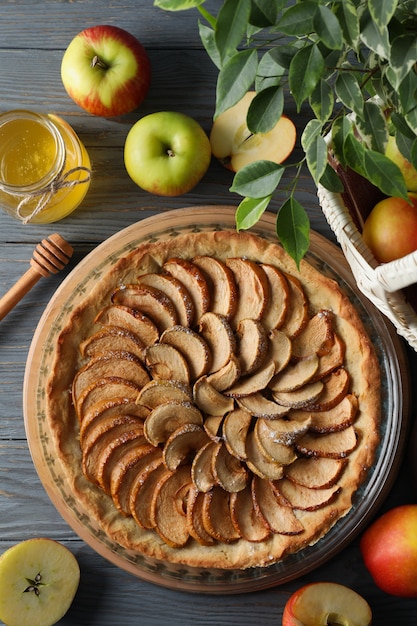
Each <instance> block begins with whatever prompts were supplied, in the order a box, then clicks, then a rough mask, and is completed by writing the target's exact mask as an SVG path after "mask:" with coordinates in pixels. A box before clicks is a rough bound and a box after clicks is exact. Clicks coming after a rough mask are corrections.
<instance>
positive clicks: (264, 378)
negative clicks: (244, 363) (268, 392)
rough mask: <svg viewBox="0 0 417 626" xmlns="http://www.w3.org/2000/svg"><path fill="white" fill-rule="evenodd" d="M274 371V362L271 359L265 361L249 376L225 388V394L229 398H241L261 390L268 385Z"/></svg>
mask: <svg viewBox="0 0 417 626" xmlns="http://www.w3.org/2000/svg"><path fill="white" fill-rule="evenodd" d="M274 373H275V364H274V363H273V361H266V363H264V364H263V365H262V366H261V367H259V368H258V369H257V370H256V372H254V373H253V374H252V375H251V376H247V377H246V378H242V379H240V380H239V381H238V382H237V383H236V384H234V385H233V386H232V387H230V388H229V389H226V390H225V392H224V393H225V394H226V395H227V396H230V397H231V398H243V397H244V396H250V395H252V394H253V393H257V392H258V391H262V389H265V387H267V386H268V384H269V381H270V380H271V378H272V377H273V375H274Z"/></svg>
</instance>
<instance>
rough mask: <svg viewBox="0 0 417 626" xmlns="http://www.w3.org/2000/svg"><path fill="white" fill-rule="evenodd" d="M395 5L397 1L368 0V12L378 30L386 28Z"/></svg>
mask: <svg viewBox="0 0 417 626" xmlns="http://www.w3.org/2000/svg"><path fill="white" fill-rule="evenodd" d="M397 5H398V0H368V6H369V12H370V14H371V16H372V19H373V20H374V22H375V24H376V26H377V27H378V28H379V29H383V28H384V27H385V26H387V24H388V23H389V22H390V20H391V18H392V16H393V15H394V13H395V9H396V8H397Z"/></svg>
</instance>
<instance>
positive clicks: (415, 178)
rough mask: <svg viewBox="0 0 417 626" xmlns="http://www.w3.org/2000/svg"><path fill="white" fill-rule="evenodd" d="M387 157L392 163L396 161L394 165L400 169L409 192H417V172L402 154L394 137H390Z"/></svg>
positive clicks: (386, 152)
mask: <svg viewBox="0 0 417 626" xmlns="http://www.w3.org/2000/svg"><path fill="white" fill-rule="evenodd" d="M385 156H387V157H388V158H389V159H391V161H394V163H395V164H396V165H398V167H399V168H400V170H401V172H402V175H403V176H404V180H405V186H406V187H407V189H408V191H417V170H416V169H415V167H414V166H413V165H412V164H411V163H410V161H407V159H406V158H405V157H404V156H403V155H402V154H401V152H400V151H399V149H398V146H397V142H396V140H395V136H393V135H390V136H389V137H388V143H387V147H386V149H385Z"/></svg>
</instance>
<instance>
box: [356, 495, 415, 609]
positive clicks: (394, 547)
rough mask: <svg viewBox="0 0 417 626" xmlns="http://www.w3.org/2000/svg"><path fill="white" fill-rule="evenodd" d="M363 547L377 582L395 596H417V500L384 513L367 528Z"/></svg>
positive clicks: (367, 563)
mask: <svg viewBox="0 0 417 626" xmlns="http://www.w3.org/2000/svg"><path fill="white" fill-rule="evenodd" d="M360 549H361V552H362V556H363V559H364V562H365V566H366V567H367V569H368V570H369V572H370V574H371V576H372V578H373V579H374V581H375V584H376V585H377V586H378V587H379V588H380V589H382V590H383V591H385V592H386V593H389V594H391V595H394V596H400V597H403V598H417V504H404V505H402V506H397V507H395V508H393V509H391V510H389V511H388V512H387V513H384V514H383V515H382V516H381V517H379V518H378V519H377V520H376V521H375V522H373V523H372V524H371V525H370V526H369V527H368V528H367V529H366V530H365V532H364V534H363V535H362V538H361V542H360Z"/></svg>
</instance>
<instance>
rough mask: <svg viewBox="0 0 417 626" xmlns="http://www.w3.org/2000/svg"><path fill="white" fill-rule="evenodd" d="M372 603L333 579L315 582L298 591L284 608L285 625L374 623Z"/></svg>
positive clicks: (366, 625) (348, 625)
mask: <svg viewBox="0 0 417 626" xmlns="http://www.w3.org/2000/svg"><path fill="white" fill-rule="evenodd" d="M371 623H372V611H371V608H370V606H369V604H368V602H367V601H366V600H365V599H364V598H363V597H362V596H361V595H359V594H358V593H357V592H356V591H354V590H353V589H350V588H349V587H346V586H345V585H341V584H339V583H333V582H315V583H310V584H308V585H304V586H303V587H300V588H299V589H297V591H295V592H294V593H293V594H292V595H291V596H290V598H289V599H288V601H287V603H286V604H285V607H284V613H283V616H282V626H327V625H328V624H335V625H336V624H343V625H344V626H370V625H371Z"/></svg>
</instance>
